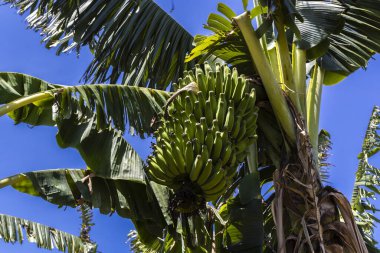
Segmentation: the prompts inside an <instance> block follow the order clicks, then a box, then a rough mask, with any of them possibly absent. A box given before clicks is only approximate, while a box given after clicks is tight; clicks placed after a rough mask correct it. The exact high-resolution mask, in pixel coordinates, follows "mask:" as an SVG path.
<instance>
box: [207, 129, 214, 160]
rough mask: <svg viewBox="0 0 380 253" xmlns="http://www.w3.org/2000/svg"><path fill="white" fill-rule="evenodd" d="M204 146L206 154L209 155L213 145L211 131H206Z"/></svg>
mask: <svg viewBox="0 0 380 253" xmlns="http://www.w3.org/2000/svg"><path fill="white" fill-rule="evenodd" d="M205 144H206V146H207V149H208V153H209V154H211V151H212V146H213V145H214V134H213V131H212V130H211V129H208V130H207V135H206V139H205Z"/></svg>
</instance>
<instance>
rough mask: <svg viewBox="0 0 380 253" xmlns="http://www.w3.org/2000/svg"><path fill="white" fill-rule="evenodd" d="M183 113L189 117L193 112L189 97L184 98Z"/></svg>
mask: <svg viewBox="0 0 380 253" xmlns="http://www.w3.org/2000/svg"><path fill="white" fill-rule="evenodd" d="M185 112H186V115H190V114H191V113H192V112H193V104H192V101H191V98H190V96H186V97H185Z"/></svg>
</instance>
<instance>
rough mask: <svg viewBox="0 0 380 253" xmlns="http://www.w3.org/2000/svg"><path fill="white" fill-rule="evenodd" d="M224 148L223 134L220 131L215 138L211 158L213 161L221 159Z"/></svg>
mask: <svg viewBox="0 0 380 253" xmlns="http://www.w3.org/2000/svg"><path fill="white" fill-rule="evenodd" d="M222 148H223V140H222V133H221V132H219V131H218V132H216V135H215V138H214V145H213V147H212V152H211V158H212V159H213V160H217V159H219V157H220V152H221V151H222Z"/></svg>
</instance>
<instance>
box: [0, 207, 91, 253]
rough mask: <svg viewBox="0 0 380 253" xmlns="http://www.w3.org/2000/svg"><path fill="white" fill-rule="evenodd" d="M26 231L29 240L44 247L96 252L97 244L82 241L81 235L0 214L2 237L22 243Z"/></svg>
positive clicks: (71, 252) (8, 241)
mask: <svg viewBox="0 0 380 253" xmlns="http://www.w3.org/2000/svg"><path fill="white" fill-rule="evenodd" d="M24 233H25V234H26V237H27V239H28V241H29V242H32V243H36V244H37V247H39V248H44V249H49V250H52V249H55V248H56V249H58V250H59V251H62V252H69V253H90V252H96V245H95V244H92V243H88V242H86V241H82V239H81V238H80V237H77V236H74V235H72V234H68V233H65V232H62V231H60V230H58V229H55V228H52V227H48V226H45V225H42V224H40V223H37V222H33V221H29V220H25V219H22V218H17V217H14V216H9V215H5V214H0V238H2V239H3V240H4V241H5V242H7V243H16V242H19V243H22V242H23V241H24Z"/></svg>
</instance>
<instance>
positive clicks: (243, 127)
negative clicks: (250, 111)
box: [236, 119, 247, 142]
mask: <svg viewBox="0 0 380 253" xmlns="http://www.w3.org/2000/svg"><path fill="white" fill-rule="evenodd" d="M246 131H247V122H246V121H245V120H244V119H243V120H242V122H241V123H240V130H239V134H238V135H237V136H236V141H237V142H239V141H241V140H242V139H243V138H244V136H245V133H246Z"/></svg>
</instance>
